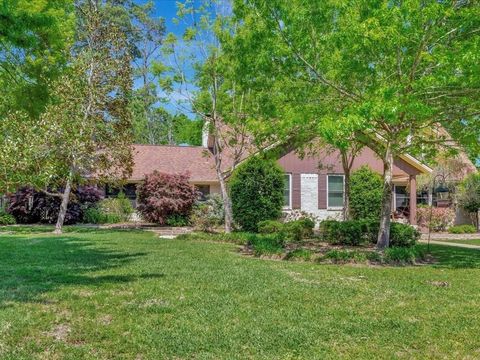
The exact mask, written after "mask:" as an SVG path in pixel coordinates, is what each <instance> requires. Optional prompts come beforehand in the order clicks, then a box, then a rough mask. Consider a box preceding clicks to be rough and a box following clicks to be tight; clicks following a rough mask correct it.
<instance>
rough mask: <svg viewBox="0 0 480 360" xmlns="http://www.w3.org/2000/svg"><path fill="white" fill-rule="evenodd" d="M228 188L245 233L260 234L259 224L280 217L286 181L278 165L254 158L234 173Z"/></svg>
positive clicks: (236, 215)
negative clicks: (258, 231) (258, 232)
mask: <svg viewBox="0 0 480 360" xmlns="http://www.w3.org/2000/svg"><path fill="white" fill-rule="evenodd" d="M229 185H230V194H231V198H232V209H233V217H234V220H235V221H236V222H237V223H238V224H239V225H240V227H241V228H242V229H243V230H245V231H250V232H257V230H258V228H257V224H258V223H259V222H260V221H263V220H276V219H279V218H280V216H281V214H282V207H283V191H284V185H285V179H284V172H283V170H282V169H281V168H280V167H279V166H278V165H277V164H276V162H274V161H270V160H263V159H260V158H259V157H253V158H251V159H249V160H248V161H246V162H245V163H243V164H241V165H240V166H239V167H238V168H237V169H236V170H235V171H234V173H233V175H232V177H231V179H230V182H229Z"/></svg>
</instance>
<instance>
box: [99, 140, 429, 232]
mask: <svg viewBox="0 0 480 360" xmlns="http://www.w3.org/2000/svg"><path fill="white" fill-rule="evenodd" d="M211 143H212V142H211V138H209V136H208V134H204V136H203V144H202V146H167V145H165V146H164V145H158V146H157V145H134V146H133V153H134V167H133V173H132V176H131V177H130V178H129V179H128V184H127V185H126V187H125V192H126V194H127V196H129V197H130V198H131V199H132V200H133V201H134V200H135V188H136V184H138V183H139V182H141V181H142V179H143V178H144V176H145V174H148V173H151V172H153V171H154V170H158V171H160V172H166V173H185V172H188V173H189V174H190V179H191V183H192V184H194V185H196V186H197V187H198V189H199V191H200V192H201V193H202V194H204V195H208V194H215V193H219V192H220V185H219V182H218V180H217V176H216V173H215V169H214V160H213V156H212V152H211V147H210V146H209V145H210V144H211ZM224 163H226V166H228V165H229V164H228V158H227V159H225V160H224ZM278 163H279V164H280V166H281V167H282V168H283V169H284V170H285V178H286V187H285V210H286V211H288V210H289V209H301V210H303V211H306V212H309V213H312V214H314V215H315V216H317V217H318V218H319V219H320V220H323V219H327V218H340V216H341V213H342V207H343V197H344V195H343V194H344V193H343V191H344V175H343V169H342V165H341V160H340V158H339V154H338V153H336V152H333V153H332V152H326V151H325V153H322V152H320V154H317V155H315V156H304V157H303V158H301V157H300V156H299V155H298V154H297V153H296V152H295V151H291V152H288V153H286V154H283V155H282V156H280V157H279V159H278ZM362 165H368V166H369V167H370V168H372V169H373V170H375V171H377V172H379V173H381V172H382V169H383V165H382V162H381V161H380V160H379V159H378V158H377V157H376V156H375V154H374V152H373V151H372V150H371V149H369V148H365V149H364V150H363V151H362V152H361V154H360V155H359V156H358V157H357V159H356V160H355V162H354V165H353V170H355V169H357V168H359V167H360V166H362ZM431 171H432V170H431V169H430V168H429V167H428V166H426V165H424V164H422V163H421V162H419V161H418V160H416V159H414V158H413V157H411V156H409V155H404V156H401V157H400V158H398V159H396V160H395V166H394V184H395V196H394V199H393V209H394V211H395V214H396V216H399V217H403V218H404V219H405V220H406V221H409V222H410V223H412V224H415V222H416V220H415V219H416V207H417V206H416V205H417V198H416V177H417V176H418V175H420V174H426V173H430V172H431ZM112 193H113V194H114V191H113V192H112V190H110V189H108V188H107V195H110V194H112Z"/></svg>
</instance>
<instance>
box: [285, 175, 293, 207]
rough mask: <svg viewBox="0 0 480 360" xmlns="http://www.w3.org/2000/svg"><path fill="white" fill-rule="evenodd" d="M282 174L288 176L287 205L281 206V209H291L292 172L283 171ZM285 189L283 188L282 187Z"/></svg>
mask: <svg viewBox="0 0 480 360" xmlns="http://www.w3.org/2000/svg"><path fill="white" fill-rule="evenodd" d="M284 175H287V176H288V179H289V180H288V185H289V186H288V187H289V189H288V203H289V204H288V206H285V205H284V206H283V209H284V210H291V209H292V189H293V186H292V181H293V178H292V174H291V173H285V174H284ZM283 190H284V191H285V189H283Z"/></svg>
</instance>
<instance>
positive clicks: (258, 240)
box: [248, 234, 285, 256]
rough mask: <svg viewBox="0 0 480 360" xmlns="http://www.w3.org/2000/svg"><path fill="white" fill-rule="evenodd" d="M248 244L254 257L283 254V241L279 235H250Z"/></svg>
mask: <svg viewBox="0 0 480 360" xmlns="http://www.w3.org/2000/svg"><path fill="white" fill-rule="evenodd" d="M248 244H249V245H250V246H252V248H253V253H254V255H255V256H260V255H273V254H280V253H282V252H283V247H284V246H285V241H284V239H283V238H282V236H281V235H279V234H266V235H258V234H253V235H250V238H249V240H248Z"/></svg>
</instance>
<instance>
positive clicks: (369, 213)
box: [350, 165, 383, 220]
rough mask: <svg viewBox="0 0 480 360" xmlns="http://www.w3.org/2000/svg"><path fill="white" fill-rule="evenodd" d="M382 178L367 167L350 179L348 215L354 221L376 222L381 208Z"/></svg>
mask: <svg viewBox="0 0 480 360" xmlns="http://www.w3.org/2000/svg"><path fill="white" fill-rule="evenodd" d="M382 195H383V181H382V177H381V176H380V175H379V174H378V173H376V172H375V171H373V170H371V169H370V168H369V167H368V165H364V166H362V167H361V168H360V169H358V170H357V171H355V172H353V173H352V175H351V177H350V215H351V218H352V219H354V220H362V219H368V220H378V219H380V210H381V207H382Z"/></svg>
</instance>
